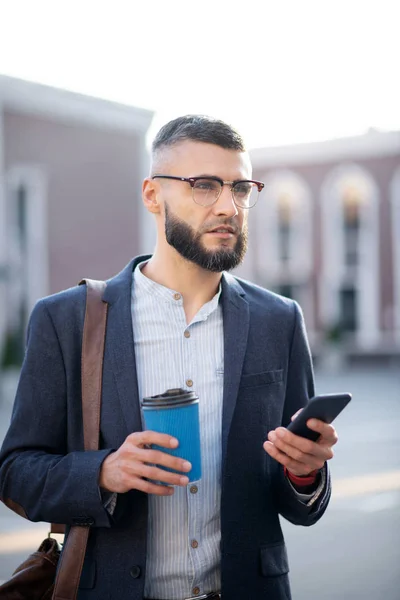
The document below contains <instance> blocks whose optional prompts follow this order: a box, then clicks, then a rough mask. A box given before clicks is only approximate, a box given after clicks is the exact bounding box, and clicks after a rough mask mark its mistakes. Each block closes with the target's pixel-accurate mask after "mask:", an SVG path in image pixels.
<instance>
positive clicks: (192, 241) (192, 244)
mask: <svg viewBox="0 0 400 600" xmlns="http://www.w3.org/2000/svg"><path fill="white" fill-rule="evenodd" d="M221 225H229V226H230V227H233V228H234V229H235V231H237V226H236V225H235V224H234V223H233V222H232V219H224V220H222V221H220V222H218V223H214V224H210V225H208V227H206V226H203V228H202V229H201V230H200V231H199V232H196V231H195V230H194V229H193V228H192V227H191V226H190V225H188V224H187V223H185V222H184V221H181V220H180V219H178V217H176V216H175V215H173V214H172V213H171V211H170V209H169V208H168V206H167V205H165V237H166V240H167V242H168V244H169V245H170V246H172V247H173V248H175V250H176V251H177V252H179V254H180V255H181V256H183V258H185V259H186V260H189V261H190V262H192V263H194V264H196V265H198V266H199V267H201V268H202V269H206V270H207V271H213V272H215V273H221V272H222V271H230V270H231V269H234V268H235V267H237V266H238V265H240V264H241V263H242V261H243V259H244V256H245V254H246V250H247V239H248V233H247V232H248V229H247V224H245V226H244V228H243V230H242V231H241V232H239V233H238V235H237V240H236V243H235V245H234V247H233V248H228V247H223V248H219V249H217V250H207V249H206V248H205V247H204V246H203V244H202V242H201V236H202V234H203V233H205V232H206V231H209V230H210V229H213V228H215V227H218V226H221Z"/></svg>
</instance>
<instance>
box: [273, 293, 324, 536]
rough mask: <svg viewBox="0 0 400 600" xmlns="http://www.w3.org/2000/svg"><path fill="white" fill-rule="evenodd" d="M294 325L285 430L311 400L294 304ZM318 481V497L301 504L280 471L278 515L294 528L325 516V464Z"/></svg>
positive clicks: (308, 363) (307, 358) (306, 352)
mask: <svg viewBox="0 0 400 600" xmlns="http://www.w3.org/2000/svg"><path fill="white" fill-rule="evenodd" d="M293 323H294V324H293V336H292V341H291V346H290V353H289V363H288V371H287V382H286V394H285V405H284V411H283V418H282V425H283V426H284V427H287V425H288V424H289V423H290V420H291V417H292V415H294V414H295V413H296V412H297V411H298V410H299V409H300V408H303V407H304V406H305V405H306V404H307V402H308V400H309V398H312V397H313V396H314V375H313V367H312V359H311V352H310V348H309V345H308V340H307V334H306V329H305V324H304V318H303V315H302V312H301V308H300V307H299V305H298V304H297V303H296V302H293ZM321 477H322V481H323V486H319V488H318V491H317V493H316V494H314V496H313V497H312V498H311V500H310V501H309V502H307V503H304V502H302V501H301V499H300V497H299V495H298V494H297V493H296V491H295V490H294V488H293V487H292V486H291V485H290V483H289V481H288V479H287V477H286V476H285V475H284V472H283V469H279V471H278V481H277V485H276V487H275V492H276V503H277V506H278V510H279V512H280V514H281V515H282V516H283V517H285V518H286V519H287V520H288V521H290V522H291V523H294V524H295V525H313V524H314V523H316V522H317V521H318V520H319V519H320V518H321V517H322V515H323V513H324V512H325V510H326V508H327V506H328V503H329V499H330V495H331V479H330V472H329V468H328V465H327V464H325V466H324V469H323V473H322V474H321Z"/></svg>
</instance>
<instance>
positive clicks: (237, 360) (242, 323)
mask: <svg viewBox="0 0 400 600" xmlns="http://www.w3.org/2000/svg"><path fill="white" fill-rule="evenodd" d="M222 311H223V319H224V393H223V409H222V465H223V466H224V463H225V456H226V448H227V443H228V436H229V431H230V427H231V423H232V417H233V413H234V410H235V406H236V399H237V395H238V391H239V383H240V378H241V374H242V367H243V360H244V356H245V353H246V348H247V337H248V333H249V304H248V302H247V300H246V299H245V293H244V291H243V289H242V288H241V286H240V285H239V283H238V282H237V281H236V279H235V278H234V277H232V276H231V275H229V274H226V273H224V275H223V278H222Z"/></svg>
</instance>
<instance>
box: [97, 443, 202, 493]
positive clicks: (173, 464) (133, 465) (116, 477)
mask: <svg viewBox="0 0 400 600" xmlns="http://www.w3.org/2000/svg"><path fill="white" fill-rule="evenodd" d="M151 444H156V445H157V446H162V447H163V448H177V447H178V440H177V439H176V438H174V437H172V436H170V435H167V434H165V433H156V432H155V431H138V432H135V433H131V434H130V435H128V437H127V438H126V440H125V442H124V443H123V444H122V446H121V447H120V448H119V449H118V450H117V451H116V452H113V453H112V454H109V455H108V456H107V458H106V459H105V460H104V462H103V464H102V466H101V469H100V477H99V485H100V487H101V488H102V489H104V490H106V491H108V492H116V493H119V494H120V493H124V492H128V491H129V490H141V491H142V492H146V493H147V494H156V495H157V496H171V495H172V494H173V493H174V488H173V487H169V486H171V485H179V486H182V487H183V486H185V485H187V484H188V482H189V478H188V477H186V476H185V475H183V473H187V472H188V471H190V469H191V468H192V465H191V464H190V463H189V462H187V461H186V460H183V459H182V458H177V457H175V456H171V455H170V454H167V453H166V452H162V451H160V450H152V449H151V448H149V447H148V446H150V445H151ZM155 465H157V466H155ZM158 465H162V466H163V467H169V468H170V469H175V470H176V471H182V475H179V474H178V473H170V472H169V471H165V470H164V469H160V468H159V467H158ZM147 478H148V479H154V480H155V481H162V482H163V483H166V484H167V486H165V485H159V484H156V483H152V482H151V481H147Z"/></svg>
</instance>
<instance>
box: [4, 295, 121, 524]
mask: <svg viewBox="0 0 400 600" xmlns="http://www.w3.org/2000/svg"><path fill="white" fill-rule="evenodd" d="M79 360H80V358H79ZM68 383H69V382H68V380H67V376H66V371H65V366H64V361H63V356H62V352H61V346H60V343H59V339H58V337H57V332H56V329H55V327H54V324H53V321H52V318H51V316H50V313H49V311H48V308H47V306H46V300H41V301H39V302H38V303H37V305H36V306H35V308H34V310H33V313H32V316H31V319H30V323H29V327H28V338H27V348H26V353H25V359H24V363H23V366H22V371H21V376H20V381H19V385H18V389H17V394H16V399H15V403H14V407H13V413H12V417H11V423H10V426H9V429H8V432H7V434H6V437H5V439H4V443H3V446H2V448H1V452H0V497H1V500H2V501H3V502H4V503H5V504H6V505H7V506H9V508H11V509H12V510H15V512H17V513H18V514H20V515H22V516H24V517H26V518H27V519H29V520H31V521H47V522H54V523H65V524H66V525H74V524H88V525H95V526H98V527H109V526H110V525H111V521H110V516H109V514H108V512H107V511H106V509H105V508H104V506H103V502H102V498H101V495H100V491H99V486H98V476H99V471H100V467H101V464H102V462H103V460H104V459H105V458H106V456H107V455H108V454H109V453H110V451H111V450H99V451H91V452H84V451H83V443H82V451H80V450H77V451H73V452H70V451H68V449H67V448H68V441H67V440H68V411H67V387H68ZM79 402H80V399H79Z"/></svg>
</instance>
